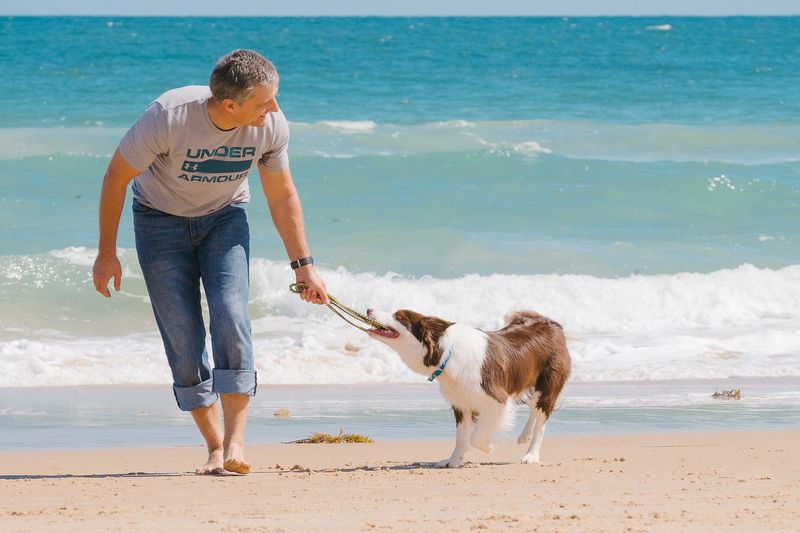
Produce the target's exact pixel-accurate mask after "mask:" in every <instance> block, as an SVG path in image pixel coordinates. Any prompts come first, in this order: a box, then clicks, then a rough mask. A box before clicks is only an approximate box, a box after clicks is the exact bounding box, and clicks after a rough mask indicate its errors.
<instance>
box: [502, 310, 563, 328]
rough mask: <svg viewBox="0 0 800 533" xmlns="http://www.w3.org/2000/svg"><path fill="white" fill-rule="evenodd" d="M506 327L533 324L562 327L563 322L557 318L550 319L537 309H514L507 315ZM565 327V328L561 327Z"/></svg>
mask: <svg viewBox="0 0 800 533" xmlns="http://www.w3.org/2000/svg"><path fill="white" fill-rule="evenodd" d="M505 320H506V327H508V326H532V325H534V324H537V323H539V324H554V325H556V326H558V327H559V328H561V324H559V323H558V322H556V321H555V320H550V319H549V318H547V317H546V316H544V315H540V314H539V313H537V312H536V311H529V310H522V311H513V312H512V313H510V314H508V315H506V316H505ZM561 329H564V328H561Z"/></svg>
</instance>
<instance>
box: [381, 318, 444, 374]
mask: <svg viewBox="0 0 800 533" xmlns="http://www.w3.org/2000/svg"><path fill="white" fill-rule="evenodd" d="M367 316H369V317H370V318H374V319H375V320H377V321H378V322H380V323H382V324H384V325H386V326H389V329H388V330H380V329H377V328H374V329H371V330H369V331H368V332H367V333H368V334H369V336H370V337H372V338H373V339H375V340H379V341H381V342H382V343H384V344H386V345H387V346H389V347H390V348H392V349H393V350H394V351H396V352H397V353H398V354H399V355H400V358H401V359H402V360H403V362H404V363H405V364H406V365H408V367H409V368H410V369H411V370H413V371H415V372H418V373H420V374H429V373H430V367H436V366H438V365H439V364H440V363H441V360H442V349H441V348H440V347H439V339H440V338H441V336H442V335H443V334H444V332H445V331H446V330H447V328H449V327H450V325H451V324H452V322H448V321H446V320H442V319H441V318H437V317H435V316H425V315H422V314H420V313H417V312H416V311H411V310H409V309H400V310H399V311H396V312H394V313H392V314H389V313H386V312H381V311H373V310H372V309H368V310H367Z"/></svg>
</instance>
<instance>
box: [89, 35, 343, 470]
mask: <svg viewBox="0 0 800 533" xmlns="http://www.w3.org/2000/svg"><path fill="white" fill-rule="evenodd" d="M278 81H279V80H278V73H277V71H276V70H275V67H274V66H273V65H272V63H270V62H269V61H268V60H267V59H265V58H264V57H262V56H261V55H259V54H258V53H256V52H253V51H250V50H235V51H233V52H231V53H230V54H228V55H226V56H224V57H223V58H222V59H220V60H219V62H218V63H217V65H216V67H215V68H214V71H213V72H212V74H211V80H210V83H209V86H188V87H181V88H178V89H173V90H170V91H167V92H166V93H164V94H162V95H161V96H160V97H159V98H158V99H157V100H156V101H155V102H153V103H152V104H150V106H148V107H147V109H146V110H145V112H144V114H143V115H142V117H141V118H140V119H139V120H138V121H137V122H136V123H135V124H134V125H133V126H132V127H131V129H130V130H128V132H127V133H126V134H125V136H124V137H123V139H122V141H121V142H120V145H119V147H118V148H117V150H116V152H115V153H114V156H113V157H112V159H111V162H110V163H109V166H108V170H107V171H106V175H105V177H104V178H103V186H102V191H101V195H100V242H99V246H98V248H99V250H98V254H97V259H96V260H95V263H94V269H93V276H94V286H95V289H97V291H98V292H100V293H101V294H102V295H104V296H105V297H107V298H108V297H110V296H111V294H110V292H109V290H108V284H109V282H110V280H111V279H112V278H113V279H114V289H116V290H117V291H119V290H120V284H121V280H122V271H121V268H120V263H119V260H118V259H117V253H116V241H117V231H118V228H119V218H120V213H121V211H122V206H123V203H124V201H125V192H126V189H127V185H128V183H129V182H130V181H131V180H133V213H134V230H135V235H136V250H137V254H138V257H139V263H140V265H141V267H142V273H143V274H144V279H145V283H146V285H147V292H148V294H149V295H150V300H151V302H152V307H153V312H154V314H155V318H156V322H157V323H158V328H159V331H160V332H161V337H162V340H163V341H164V349H165V351H166V354H167V359H168V361H169V365H170V368H171V370H172V377H173V381H174V384H173V390H174V393H175V399H176V401H177V403H178V407H179V408H180V409H181V410H184V411H190V412H191V413H192V417H193V418H194V421H195V423H196V424H197V427H198V429H199V430H200V433H201V434H202V435H203V438H204V439H205V441H206V444H207V446H208V460H207V461H206V463H205V464H203V465H202V466H201V467H200V468H198V469H197V473H198V474H223V473H225V471H231V472H237V473H240V474H247V473H248V472H249V471H250V465H249V464H248V463H247V462H246V460H245V457H244V429H245V425H246V422H247V405H248V403H249V400H250V396H253V395H255V392H256V372H255V369H254V364H253V352H252V343H251V338H250V320H249V317H248V314H247V301H248V292H249V271H248V269H249V240H250V236H249V227H248V223H247V213H246V211H245V206H246V204H247V202H248V201H249V200H250V194H249V189H248V183H247V174H248V172H249V171H250V169H251V168H252V166H253V164H254V163H257V167H258V172H259V175H260V178H261V184H262V187H263V190H264V194H265V195H266V198H267V203H268V205H269V209H270V213H271V214H272V220H273V222H274V224H275V227H276V229H277V230H278V233H279V234H280V236H281V238H282V239H283V243H284V245H285V247H286V251H287V252H288V254H289V258H290V259H291V262H290V266H291V267H292V268H293V269H294V272H295V277H296V281H297V282H303V283H305V284H306V285H307V286H308V288H307V289H306V290H305V291H303V293H302V294H301V297H302V299H303V300H305V301H307V302H313V303H316V304H326V303H328V297H327V291H326V289H325V284H324V283H323V282H322V280H321V279H320V278H319V277H318V275H317V274H316V272H315V270H314V261H313V259H312V258H311V254H310V252H309V248H308V245H307V243H306V239H305V231H304V228H303V216H302V210H301V206H300V199H299V197H298V195H297V191H296V190H295V187H294V184H293V182H292V176H291V172H290V171H289V160H288V156H287V153H286V147H287V144H288V141H289V128H288V125H287V122H286V117H284V115H283V113H282V112H281V110H280V108H279V107H278V102H277V101H276V99H275V97H276V95H277V93H278ZM200 281H202V283H203V288H204V289H205V293H206V298H207V300H208V308H209V315H210V332H211V345H212V351H213V357H214V369H213V371H212V370H211V368H210V366H209V363H208V355H207V353H206V349H205V333H206V332H205V324H204V323H203V316H202V312H201V307H200V286H199V284H200ZM218 397H219V399H220V403H221V404H222V413H223V420H224V425H223V424H222V423H221V421H220V417H219V412H218V410H217V399H218Z"/></svg>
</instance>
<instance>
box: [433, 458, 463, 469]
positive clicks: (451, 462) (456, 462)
mask: <svg viewBox="0 0 800 533" xmlns="http://www.w3.org/2000/svg"><path fill="white" fill-rule="evenodd" d="M461 466H464V460H463V459H453V458H452V457H450V458H449V459H445V460H444V461H439V462H438V463H434V464H433V467H434V468H458V467H461Z"/></svg>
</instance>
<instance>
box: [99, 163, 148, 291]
mask: <svg viewBox="0 0 800 533" xmlns="http://www.w3.org/2000/svg"><path fill="white" fill-rule="evenodd" d="M139 174H141V171H139V170H136V169H135V168H133V167H132V166H131V165H130V164H129V163H128V162H127V161H125V158H123V157H122V155H120V153H119V149H118V150H117V151H116V152H114V157H112V158H111V162H110V163H109V164H108V170H106V175H105V177H103V188H102V189H101V191H100V243H99V244H98V246H97V248H98V250H97V259H95V261H94V268H92V277H93V278H94V288H95V289H96V290H97V292H99V293H100V294H102V295H103V296H105V297H106V298H110V297H111V293H110V292H109V290H108V282H109V281H110V280H111V278H114V290H116V291H117V292H119V289H120V285H121V283H122V267H121V266H120V264H119V259H118V258H117V231H118V230H119V218H120V215H121V214H122V206H123V204H124V203H125V192H126V190H127V188H128V183H130V181H131V180H132V179H133V178H135V177H136V176H138V175H139Z"/></svg>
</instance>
